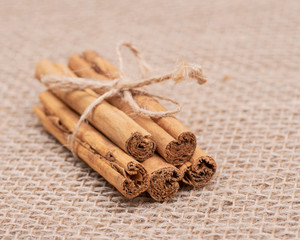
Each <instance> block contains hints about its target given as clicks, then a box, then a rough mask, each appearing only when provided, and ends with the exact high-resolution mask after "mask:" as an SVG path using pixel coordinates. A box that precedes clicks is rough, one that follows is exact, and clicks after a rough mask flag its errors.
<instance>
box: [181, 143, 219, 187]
mask: <svg viewBox="0 0 300 240" xmlns="http://www.w3.org/2000/svg"><path fill="white" fill-rule="evenodd" d="M179 170H180V172H181V174H182V175H183V178H182V181H183V182H184V183H187V184H189V185H192V186H195V187H203V186H204V185H206V184H207V183H208V182H209V181H210V180H211V178H212V177H213V175H214V174H215V173H216V170H217V164H216V162H215V160H214V159H213V158H212V157H210V156H209V155H208V154H206V153H205V152H203V151H202V150H201V149H200V148H198V147H196V150H195V153H194V155H193V157H192V159H191V160H190V161H189V162H187V163H185V164H183V165H182V166H181V167H180V168H179Z"/></svg>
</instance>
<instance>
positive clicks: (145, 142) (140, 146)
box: [36, 60, 156, 161]
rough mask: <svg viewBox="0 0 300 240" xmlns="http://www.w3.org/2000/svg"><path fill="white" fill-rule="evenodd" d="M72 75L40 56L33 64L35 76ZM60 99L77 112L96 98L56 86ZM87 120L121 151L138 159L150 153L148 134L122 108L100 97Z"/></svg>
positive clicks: (150, 145) (150, 144)
mask: <svg viewBox="0 0 300 240" xmlns="http://www.w3.org/2000/svg"><path fill="white" fill-rule="evenodd" d="M47 74H51V75H57V76H63V75H66V74H67V75H68V74H69V76H75V75H74V74H73V73H72V72H71V71H67V72H66V71H65V70H63V69H62V68H61V67H59V65H54V64H52V63H51V62H49V61H47V60H42V61H41V62H40V63H39V64H38V65H37V67H36V77H37V78H38V79H40V78H41V76H42V75H47ZM53 92H54V94H55V95H56V96H58V97H59V98H60V99H61V100H62V101H64V102H65V103H67V104H68V105H69V106H70V107H71V108H73V109H74V110H75V111H76V112H78V113H79V114H82V113H83V112H84V110H85V109H86V108H87V107H88V106H89V105H90V104H91V103H92V102H93V101H94V100H95V99H96V97H95V96H92V95H91V94H89V93H87V92H86V91H74V92H71V93H67V92H62V91H59V90H55V91H53ZM88 120H89V121H90V122H91V123H92V124H93V125H94V126H95V127H96V128H97V129H99V130H100V131H101V132H102V133H104V134H105V135H106V136H107V137H108V138H109V139H110V140H111V141H112V142H113V143H115V144H116V145H118V146H119V147H120V148H122V149H123V150H124V151H126V152H127V153H129V154H130V155H132V156H133V157H134V158H135V159H137V160H138V161H144V160H145V159H147V158H149V157H151V156H153V154H154V151H155V149H156V144H155V142H154V141H153V139H152V137H151V134H150V133H149V132H147V131H146V130H145V129H143V128H142V127H141V126H140V125H138V124H137V123H136V122H135V121H133V120H132V119H131V118H130V117H128V116H127V115H126V114H125V113H124V112H122V111H120V110H119V109H117V108H116V107H114V106H112V105H110V104H109V103H108V102H106V101H103V102H102V103H101V104H99V105H98V106H97V107H96V108H95V109H94V111H93V112H92V114H90V116H89V117H88Z"/></svg>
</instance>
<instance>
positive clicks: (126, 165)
mask: <svg viewBox="0 0 300 240" xmlns="http://www.w3.org/2000/svg"><path fill="white" fill-rule="evenodd" d="M40 100H41V103H42V104H43V106H44V112H45V113H47V115H48V117H49V118H52V119H53V118H57V121H56V122H59V126H60V127H62V128H63V129H65V130H66V133H69V134H71V133H72V132H73V130H74V128H75V125H76V123H77V121H78V120H79V116H78V115H77V114H76V113H74V112H73V111H72V110H71V109H69V107H67V106H66V105H65V104H64V103H63V102H62V101H60V100H59V99H58V98H57V97H55V96H54V95H53V94H52V93H51V92H49V91H45V92H42V93H41V94H40ZM77 136H78V138H79V141H78V142H79V143H80V144H81V145H83V146H86V147H88V148H89V149H91V150H92V151H93V152H94V153H95V154H99V155H100V156H101V157H102V158H104V160H103V161H104V163H108V166H106V165H104V166H105V169H106V170H105V172H111V171H113V170H116V171H118V173H119V174H121V175H122V176H124V177H127V178H129V179H126V182H125V180H124V181H123V180H122V178H121V180H122V181H123V182H121V183H122V184H123V185H124V186H123V185H122V186H123V188H122V189H123V192H122V194H123V195H124V196H126V197H131V196H136V194H137V192H138V191H139V192H141V191H145V190H146V187H147V186H149V187H148V188H147V191H148V193H149V194H150V196H151V197H152V198H153V199H155V200H157V201H168V200H169V199H171V198H172V197H173V196H174V195H175V194H176V193H177V191H178V189H179V184H178V181H179V180H181V179H182V176H183V174H182V172H181V171H179V170H178V169H177V168H175V167H174V166H172V165H170V164H167V163H166V162H165V161H164V160H163V159H162V158H160V157H159V156H158V155H154V156H152V157H151V158H148V159H147V160H145V161H144V162H143V163H142V165H141V164H140V163H138V162H137V161H135V160H134V159H133V158H132V157H130V156H129V155H127V154H126V153H124V152H123V151H122V150H121V149H119V148H118V147H117V146H115V145H114V144H113V143H111V142H110V141H109V140H108V139H107V138H106V137H105V136H103V135H102V134H101V133H100V132H98V131H97V130H95V129H94V128H93V127H91V126H90V125H88V124H86V123H84V124H82V126H81V127H80V128H79V131H78V134H77ZM64 144H65V143H64ZM76 150H77V149H76ZM85 161H87V163H88V164H89V165H90V162H89V160H85ZM92 167H93V166H92ZM102 168H103V166H102ZM97 169H99V167H98V168H97ZM134 170H135V171H137V170H139V173H137V174H134V173H135V172H134ZM145 170H146V171H147V173H148V174H147V173H146V171H145ZM98 172H99V171H98ZM99 173H100V174H101V175H102V174H103V172H99ZM130 173H131V174H132V175H130ZM108 175H110V173H109V174H108ZM127 175H128V176H127ZM148 178H149V179H150V180H149V179H148ZM118 179H119V178H118ZM130 180H131V182H130ZM147 180H148V181H147ZM111 181H112V182H111V183H112V184H113V185H114V186H118V187H119V188H120V183H119V182H116V180H115V179H114V178H113V179H112V180H111ZM125 183H126V184H125ZM119 188H118V189H119Z"/></svg>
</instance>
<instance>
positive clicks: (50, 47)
mask: <svg viewBox="0 0 300 240" xmlns="http://www.w3.org/2000/svg"><path fill="white" fill-rule="evenodd" d="M299 12H300V2H299V1H297V0H295V1H287V0H285V1H260V0H259V1H240V0H238V1H235V0H230V1H197V0H195V1H171V0H170V1H158V0H157V1H65V2H64V1H58V0H57V1H23V2H21V1H19V2H12V1H8V0H4V1H3V0H2V1H1V3H0V30H1V35H0V46H1V54H0V65H1V71H0V76H1V78H0V79H1V85H0V97H1V99H0V100H1V103H0V110H1V111H0V119H1V121H0V134H1V135H0V161H1V162H0V178H1V184H0V194H1V197H0V208H1V211H0V237H2V238H3V239H37V238H41V239H47V238H49V239H75V238H77V239H145V238H150V239H151V238H152V239H155V238H159V239H201V238H203V239H297V238H298V239H300V230H299V223H300V189H299V184H300V176H299V175H300V171H299V164H300V79H299V78H300V70H299V66H300V31H299V26H300V15H299ZM124 39H125V40H132V41H133V42H135V43H136V44H137V45H138V46H139V47H140V48H141V49H142V50H143V51H144V57H145V58H146V59H147V60H148V61H149V62H150V64H151V65H152V66H154V67H156V68H158V69H160V70H162V69H165V70H170V69H171V68H172V67H173V66H174V62H175V60H176V59H177V57H183V58H185V59H186V60H188V61H192V62H196V63H200V64H202V66H203V68H204V69H205V73H206V75H207V77H208V78H209V81H208V83H207V84H205V85H203V86H195V84H194V83H192V82H187V83H180V84H178V85H176V86H173V85H172V84H171V83H164V84H162V85H159V86H153V87H151V88H150V89H151V90H154V91H155V93H158V94H163V95H166V96H171V97H173V98H174V99H176V100H179V101H180V102H182V104H183V106H184V109H183V111H182V112H181V113H180V114H178V117H179V118H180V119H181V120H183V121H184V122H185V123H186V124H187V125H188V126H189V127H190V128H191V129H192V130H193V131H195V132H196V134H197V137H198V145H199V146H200V147H201V148H203V149H204V150H205V151H206V152H208V153H210V154H211V155H212V156H213V157H214V158H215V159H216V161H217V164H218V171H217V173H216V175H215V176H214V178H213V180H212V181H211V183H210V184H209V185H207V186H206V187H204V188H201V189H194V188H192V187H188V186H183V187H182V188H181V190H180V191H179V192H178V194H177V195H176V196H175V197H174V198H173V199H172V200H171V201H169V202H166V203H157V202H154V201H152V200H151V199H150V198H149V196H147V194H142V195H141V196H139V197H137V198H135V199H133V200H127V199H125V198H124V197H123V196H121V195H120V194H119V192H118V191H117V190H115V189H114V188H113V187H112V186H110V185H109V184H108V183H107V182H106V181H105V180H104V179H103V178H102V177H101V176H99V175H98V174H97V173H95V172H94V171H93V170H91V169H90V168H89V167H88V166H87V165H86V164H85V163H83V162H81V161H79V160H74V158H73V157H72V155H71V154H70V152H69V151H67V150H66V149H65V148H63V146H61V145H60V144H59V143H58V142H57V141H56V140H55V139H54V138H52V137H51V136H50V135H48V134H47V133H46V132H45V131H44V129H43V128H42V126H41V124H40V123H39V121H38V119H37V117H36V116H35V115H34V114H33V113H32V107H33V106H34V105H36V104H38V93H39V92H40V91H41V90H43V89H44V88H43V87H42V86H41V84H39V83H38V82H37V81H36V80H35V79H34V78H33V74H34V68H35V65H36V63H37V62H38V61H39V60H41V59H42V58H49V59H51V60H60V61H62V62H66V60H67V58H68V57H69V56H70V55H71V54H72V53H74V52H80V51H82V50H84V49H87V48H91V49H95V50H98V51H99V52H100V53H102V54H103V55H104V56H106V57H107V58H109V59H110V60H112V61H114V62H115V60H116V56H115V46H116V44H117V43H118V42H119V41H120V40H124ZM130 59H131V58H130ZM132 62H133V61H132ZM127 65H130V66H131V61H129V64H127ZM130 66H129V69H130V68H131V67H130ZM130 71H131V70H130Z"/></svg>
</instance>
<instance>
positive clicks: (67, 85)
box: [41, 42, 206, 157]
mask: <svg viewBox="0 0 300 240" xmlns="http://www.w3.org/2000/svg"><path fill="white" fill-rule="evenodd" d="M122 47H127V48H129V50H130V51H131V52H132V53H133V54H134V56H135V57H136V58H137V61H138V64H139V69H140V72H141V74H142V76H145V75H146V73H148V72H149V71H150V67H149V65H148V64H147V63H146V62H145V60H144V59H143V58H142V56H141V54H140V51H139V50H138V49H137V48H136V47H134V46H133V45H132V44H131V43H129V42H122V43H120V44H119V45H118V46H117V50H116V52H117V56H118V60H119V69H120V77H119V78H118V79H115V80H112V81H101V80H99V79H90V78H81V77H67V76H57V75H45V76H42V78H41V82H42V83H44V84H45V85H46V86H47V87H48V89H52V90H55V89H59V91H66V92H72V91H76V90H83V89H91V90H101V92H104V93H103V94H102V95H100V96H99V97H98V98H97V99H96V100H95V101H94V102H92V103H91V104H90V105H89V106H88V107H87V108H86V109H85V111H84V112H83V114H82V115H81V116H80V119H79V121H78V122H77V124H76V126H75V129H74V131H73V133H72V135H71V136H70V138H69V140H68V143H69V144H70V146H71V150H72V153H73V155H74V156H75V157H76V154H75V151H74V143H75V139H76V135H77V132H78V130H79V127H80V125H81V124H82V122H83V121H84V120H86V119H87V117H88V116H89V114H90V113H91V112H92V111H93V109H94V108H95V107H96V106H97V105H98V104H100V103H101V102H103V101H104V100H105V99H107V98H111V97H114V96H120V97H121V98H123V100H124V101H126V102H127V103H128V104H129V105H130V107H131V108H132V110H133V111H134V112H135V113H136V114H139V115H143V116H147V117H152V118H161V117H167V116H170V115H172V114H174V113H177V112H179V111H180V110H181V106H180V104H179V103H178V102H177V101H175V100H172V99H170V98H166V97H162V96H158V95H155V94H153V93H149V92H147V91H145V90H143V89H141V88H142V87H145V86H149V85H152V84H154V83H160V82H164V81H167V80H170V79H171V80H173V81H174V82H176V83H177V82H180V81H182V80H187V79H189V78H193V79H196V80H197V82H198V84H203V83H205V82H206V79H205V77H204V76H203V73H202V68H201V67H200V66H199V65H196V64H190V63H187V62H185V61H183V60H182V59H181V60H180V62H179V65H178V66H177V67H176V69H175V70H173V71H171V72H169V73H166V74H162V75H160V76H154V77H150V78H143V79H142V80H139V81H131V80H130V78H129V77H128V76H127V75H126V74H125V72H124V65H123V57H122V55H121V48H122ZM135 95H145V96H149V97H154V98H157V99H162V100H166V101H169V102H172V103H174V104H175V105H177V107H176V108H175V109H173V110H169V111H161V112H153V111H149V110H147V109H144V108H142V107H140V106H139V105H138V104H137V102H136V101H135V100H134V97H133V96H135Z"/></svg>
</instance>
